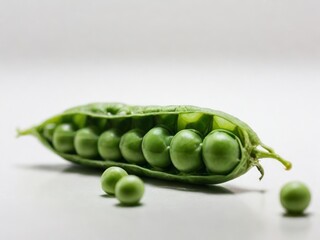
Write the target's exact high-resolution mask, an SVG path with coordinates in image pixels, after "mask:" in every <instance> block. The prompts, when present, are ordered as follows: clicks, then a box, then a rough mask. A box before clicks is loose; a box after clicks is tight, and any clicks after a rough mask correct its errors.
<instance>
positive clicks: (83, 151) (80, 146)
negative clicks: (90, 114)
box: [74, 128, 98, 159]
mask: <svg viewBox="0 0 320 240" xmlns="http://www.w3.org/2000/svg"><path fill="white" fill-rule="evenodd" d="M74 146H75V149H76V152H77V154H78V155H79V156H81V157H84V158H89V159H93V158H96V157H97V156H98V135H97V134H96V133H95V132H94V131H93V130H92V129H91V128H83V129H80V130H78V131H77V133H76V136H75V139H74Z"/></svg>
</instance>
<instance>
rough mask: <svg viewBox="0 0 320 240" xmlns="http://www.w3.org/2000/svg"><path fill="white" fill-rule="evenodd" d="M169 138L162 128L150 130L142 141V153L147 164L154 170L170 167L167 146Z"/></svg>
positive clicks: (166, 131) (168, 134)
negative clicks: (154, 168)
mask: <svg viewBox="0 0 320 240" xmlns="http://www.w3.org/2000/svg"><path fill="white" fill-rule="evenodd" d="M171 138H172V137H171V136H170V133H169V132H168V130H166V129H165V128H162V127H155V128H152V129H151V130H150V131H149V132H148V133H147V134H146V135H145V136H144V137H143V140H142V152H143V155H144V157H145V158H146V160H147V162H148V163H149V164H150V165H151V166H153V167H156V168H166V167H168V166H170V165H171V159H170V155H169V146H170V142H171Z"/></svg>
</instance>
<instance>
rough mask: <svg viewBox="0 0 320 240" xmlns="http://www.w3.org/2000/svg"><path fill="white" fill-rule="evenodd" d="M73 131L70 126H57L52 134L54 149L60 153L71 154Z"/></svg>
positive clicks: (72, 149)
mask: <svg viewBox="0 0 320 240" xmlns="http://www.w3.org/2000/svg"><path fill="white" fill-rule="evenodd" d="M74 137H75V130H74V128H73V126H72V125H71V124H66V123H65V124H61V125H59V126H58V127H57V128H56V129H55V130H54V133H53V138H52V143H53V146H54V148H55V149H56V150H57V151H59V152H62V153H73V152H74V151H75V148H74V144H73V142H74Z"/></svg>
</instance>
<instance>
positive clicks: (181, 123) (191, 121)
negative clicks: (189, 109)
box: [178, 112, 212, 135]
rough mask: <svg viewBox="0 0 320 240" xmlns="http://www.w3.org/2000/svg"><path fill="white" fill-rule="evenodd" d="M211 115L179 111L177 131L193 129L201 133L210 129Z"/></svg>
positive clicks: (204, 133) (205, 132)
mask: <svg viewBox="0 0 320 240" xmlns="http://www.w3.org/2000/svg"><path fill="white" fill-rule="evenodd" d="M211 125H212V116H210V115H206V114H203V113H199V112H195V113H181V114H179V117H178V131H180V130H182V129H194V130H197V131H198V132H200V133H201V134H203V135H206V134H207V133H208V132H209V131H210V130H211Z"/></svg>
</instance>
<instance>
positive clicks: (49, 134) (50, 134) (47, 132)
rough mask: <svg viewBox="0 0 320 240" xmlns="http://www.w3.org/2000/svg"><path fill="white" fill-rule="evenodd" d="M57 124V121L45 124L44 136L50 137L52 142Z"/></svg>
mask: <svg viewBox="0 0 320 240" xmlns="http://www.w3.org/2000/svg"><path fill="white" fill-rule="evenodd" d="M56 127H57V124H55V123H49V124H47V125H45V126H44V128H43V136H44V137H45V138H46V139H48V140H49V141H50V142H52V139H53V134H54V130H55V129H56Z"/></svg>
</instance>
